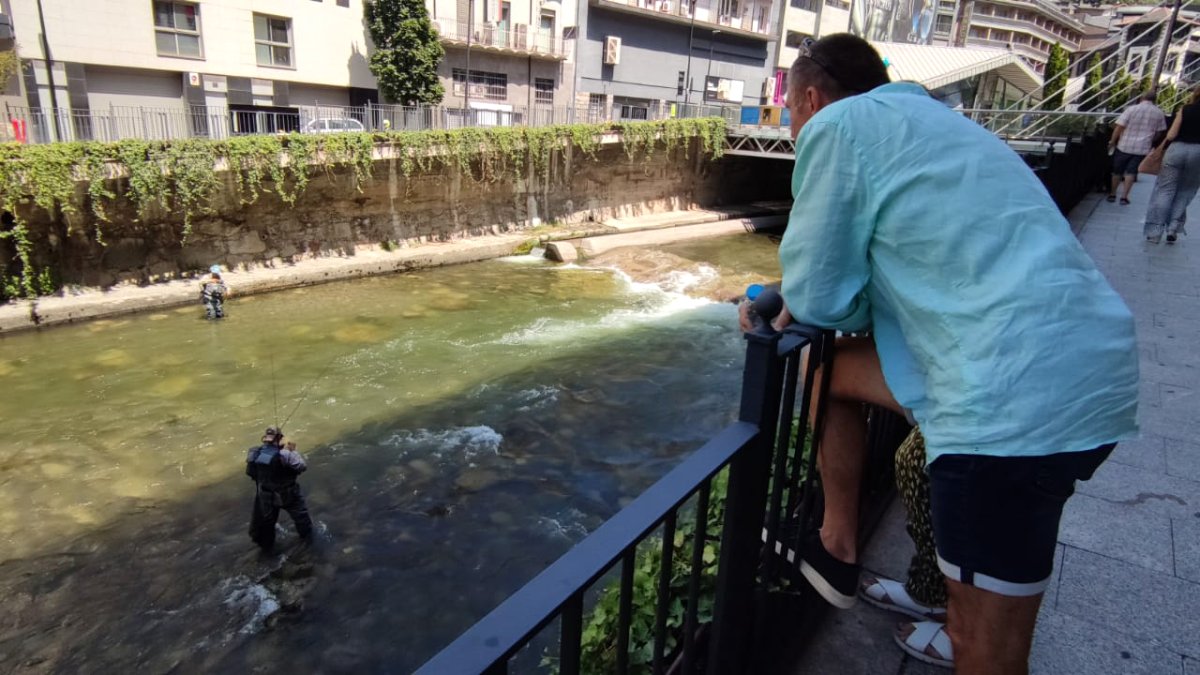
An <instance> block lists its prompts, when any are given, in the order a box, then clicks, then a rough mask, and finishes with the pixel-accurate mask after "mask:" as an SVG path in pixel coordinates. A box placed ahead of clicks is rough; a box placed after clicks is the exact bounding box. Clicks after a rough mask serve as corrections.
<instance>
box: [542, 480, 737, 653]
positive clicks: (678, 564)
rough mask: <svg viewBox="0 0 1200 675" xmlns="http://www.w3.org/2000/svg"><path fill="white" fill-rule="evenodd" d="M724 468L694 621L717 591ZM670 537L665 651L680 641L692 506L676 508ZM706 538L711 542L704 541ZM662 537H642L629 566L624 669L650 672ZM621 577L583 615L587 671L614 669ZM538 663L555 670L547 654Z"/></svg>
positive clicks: (711, 506) (711, 507) (705, 618)
mask: <svg viewBox="0 0 1200 675" xmlns="http://www.w3.org/2000/svg"><path fill="white" fill-rule="evenodd" d="M728 482H729V480H728V472H726V471H722V472H721V473H719V474H717V475H716V476H715V477H714V478H713V481H712V490H711V492H710V496H709V501H708V513H707V514H706V515H707V518H706V525H705V535H706V536H705V539H706V541H705V544H704V552H703V554H702V560H701V563H700V570H699V574H700V593H699V596H698V599H697V618H698V621H699V623H701V624H703V623H707V622H709V621H712V610H713V601H714V599H715V596H716V582H717V559H718V554H719V548H718V545H717V537H718V536H719V535H720V533H721V527H722V523H723V522H724V518H725V492H726V488H727V487H728ZM678 523H679V524H678V526H677V527H676V529H675V538H674V539H673V540H672V542H671V550H672V555H671V573H670V576H671V578H670V585H669V591H668V596H669V598H670V599H669V600H668V601H667V639H666V653H667V654H671V653H672V652H673V651H674V650H675V648H676V647H678V646H680V645H681V644H682V639H683V622H684V617H685V610H686V608H685V606H684V605H685V604H686V602H687V597H688V583H689V582H690V580H691V577H692V546H693V544H692V542H694V541H695V537H696V525H695V523H696V518H695V515H694V511H693V512H692V513H691V514H689V513H686V512H683V513H680V517H679V520H678ZM709 540H711V541H709ZM662 549H663V541H662V538H660V537H651V538H649V539H646V540H645V541H644V542H642V545H641V546H640V547H639V550H638V553H637V556H636V557H635V558H634V565H633V604H632V607H633V612H632V616H631V621H630V625H629V671H630V672H631V673H649V672H650V666H651V661H652V660H653V657H654V622H655V615H654V613H655V609H656V608H657V606H658V605H657V598H658V578H659V575H660V573H661V571H662ZM620 594H621V584H620V579H616V580H614V581H613V582H612V583H610V584H609V585H608V586H607V587H605V589H604V590H603V591H601V593H600V597H599V599H598V600H597V601H596V605H595V607H593V608H592V611H591V613H590V614H589V615H588V616H587V617H586V619H585V622H584V628H583V640H582V645H581V647H582V654H581V664H582V667H581V671H582V672H583V673H585V674H587V675H607V674H608V673H615V672H616V664H617V628H618V623H619V619H620V599H621V598H620ZM543 664H544V665H548V666H550V667H551V669H552V670H553V671H555V672H557V668H556V667H555V666H556V665H557V664H556V663H555V660H554V659H553V658H551V657H545V658H543Z"/></svg>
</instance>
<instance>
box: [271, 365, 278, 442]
mask: <svg viewBox="0 0 1200 675" xmlns="http://www.w3.org/2000/svg"><path fill="white" fill-rule="evenodd" d="M270 356H271V398H272V399H273V400H274V401H275V428H276V429H278V428H279V393H278V392H277V391H276V386H275V352H271V354H270Z"/></svg>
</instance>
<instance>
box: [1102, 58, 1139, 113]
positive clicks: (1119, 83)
mask: <svg viewBox="0 0 1200 675" xmlns="http://www.w3.org/2000/svg"><path fill="white" fill-rule="evenodd" d="M1133 86H1134V85H1133V77H1132V76H1131V75H1130V74H1129V73H1128V71H1126V70H1125V68H1124V67H1122V68H1121V70H1119V71H1117V78H1116V80H1115V81H1114V82H1113V84H1112V86H1111V87H1109V89H1108V96H1102V97H1101V98H1102V99H1104V98H1107V99H1108V102H1107V103H1106V104H1105V107H1106V108H1107V109H1109V110H1120V109H1121V108H1122V107H1124V106H1125V104H1126V103H1128V102H1129V99H1130V98H1131V97H1132V96H1133Z"/></svg>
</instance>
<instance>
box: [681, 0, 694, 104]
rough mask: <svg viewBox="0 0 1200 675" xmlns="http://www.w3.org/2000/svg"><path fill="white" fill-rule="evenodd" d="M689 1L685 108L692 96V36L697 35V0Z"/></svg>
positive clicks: (684, 92)
mask: <svg viewBox="0 0 1200 675" xmlns="http://www.w3.org/2000/svg"><path fill="white" fill-rule="evenodd" d="M687 3H688V9H689V10H690V11H689V12H688V14H691V15H692V20H691V22H690V27H689V28H688V60H687V75H686V76H685V77H684V87H686V88H685V89H684V90H683V106H684V109H685V110H686V109H687V105H688V101H689V100H690V99H691V97H692V38H693V36H695V35H696V0H687ZM685 114H686V113H685Z"/></svg>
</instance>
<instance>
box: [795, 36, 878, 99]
mask: <svg viewBox="0 0 1200 675" xmlns="http://www.w3.org/2000/svg"><path fill="white" fill-rule="evenodd" d="M816 42H817V41H816V40H814V39H812V38H810V37H806V38H804V40H803V41H801V43H800V56H801V58H805V59H808V60H809V61H812V62H813V63H815V64H817V66H818V67H819V68H820V69H821V70H823V71H825V74H826V75H828V76H829V77H830V78H831V79H833V81H834V82H836V83H837V84H838V86H839V87H841V88H842V89H845V90H846V91H848V92H851V93H855V94H863V93H866V92H867V91H868V90H867V89H863V88H862V87H852V86H850V85H848V84H846V82H845V81H844V80H842V78H840V77H838V74H837V72H836V71H834V69H833V66H831V65H830V64H828V63H826V62H825V59H822V58H820V57H818V56H817V55H816V54H813V51H812V47H813V45H814V44H816Z"/></svg>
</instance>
